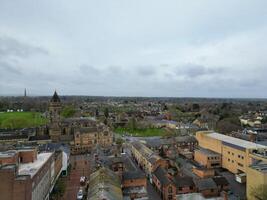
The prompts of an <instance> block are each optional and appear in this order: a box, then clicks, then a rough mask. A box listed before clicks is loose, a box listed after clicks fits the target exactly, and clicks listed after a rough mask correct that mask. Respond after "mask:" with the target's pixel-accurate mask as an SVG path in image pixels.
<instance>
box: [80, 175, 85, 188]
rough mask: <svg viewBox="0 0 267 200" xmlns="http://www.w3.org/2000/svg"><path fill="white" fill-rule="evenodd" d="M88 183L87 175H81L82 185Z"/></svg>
mask: <svg viewBox="0 0 267 200" xmlns="http://www.w3.org/2000/svg"><path fill="white" fill-rule="evenodd" d="M85 184H86V177H85V176H81V177H80V185H81V186H84V185H85Z"/></svg>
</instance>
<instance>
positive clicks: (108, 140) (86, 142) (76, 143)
mask: <svg viewBox="0 0 267 200" xmlns="http://www.w3.org/2000/svg"><path fill="white" fill-rule="evenodd" d="M112 143H113V133H112V132H111V131H110V130H109V128H108V127H106V126H104V125H102V124H100V125H97V126H94V127H84V128H77V130H75V134H74V140H73V142H71V152H72V153H73V154H77V153H86V152H90V151H91V150H92V148H94V147H95V146H96V145H100V146H101V147H109V146H111V145H112Z"/></svg>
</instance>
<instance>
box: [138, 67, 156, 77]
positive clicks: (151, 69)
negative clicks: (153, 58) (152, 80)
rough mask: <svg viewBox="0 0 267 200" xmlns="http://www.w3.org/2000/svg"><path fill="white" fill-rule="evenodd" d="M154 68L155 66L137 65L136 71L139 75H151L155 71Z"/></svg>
mask: <svg viewBox="0 0 267 200" xmlns="http://www.w3.org/2000/svg"><path fill="white" fill-rule="evenodd" d="M155 68H157V67H156V66H154V67H152V66H142V67H137V73H138V74H139V75H141V76H151V75H153V74H155V73H156V71H155Z"/></svg>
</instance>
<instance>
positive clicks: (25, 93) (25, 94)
mask: <svg viewBox="0 0 267 200" xmlns="http://www.w3.org/2000/svg"><path fill="white" fill-rule="evenodd" d="M24 97H27V90H26V88H25V89H24Z"/></svg>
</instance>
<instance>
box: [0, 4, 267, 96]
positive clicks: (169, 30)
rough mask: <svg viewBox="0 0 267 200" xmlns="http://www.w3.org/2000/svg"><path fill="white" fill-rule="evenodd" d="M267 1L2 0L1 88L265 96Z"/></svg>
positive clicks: (3, 92) (65, 92) (42, 92)
mask: <svg viewBox="0 0 267 200" xmlns="http://www.w3.org/2000/svg"><path fill="white" fill-rule="evenodd" d="M266 39H267V1H264V0H255V1H249V0H234V1H231V0H226V1H214V0H203V1H193V0H191V1H190V0H189V1H185V0H183V1H182V0H167V1H155V0H153V1H152V0H145V1H144V0H142V1H141V0H136V1H130V0H110V1H104V0H97V1H96V0H90V1H88V0H78V1H68V2H66V1H63V0H58V1H53V0H46V1H34V0H25V1H19V0H13V1H9V0H0V95H19V94H23V91H24V88H27V91H28V93H29V94H30V95H51V93H53V91H54V90H55V89H57V91H58V92H59V94H61V95H91V96H150V97H151V96H157V97H164V96H167V97H220V98H223V97H225V98H266V97H267V92H265V90H266V88H267V81H265V80H266V77H265V76H266V74H267V65H266V63H267V56H266V52H267V42H266V41H267V40H266Z"/></svg>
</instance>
